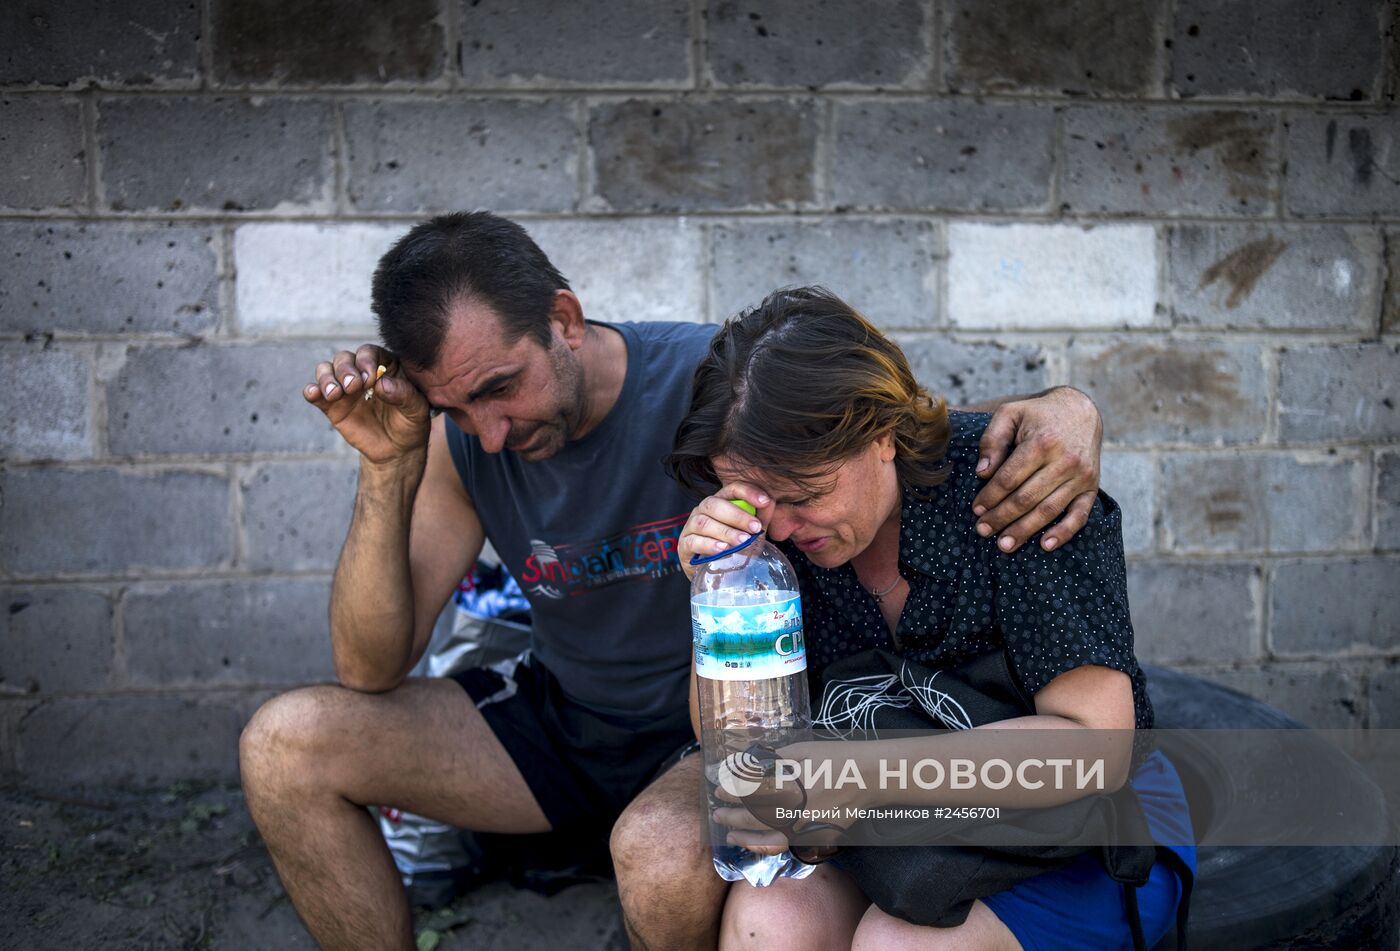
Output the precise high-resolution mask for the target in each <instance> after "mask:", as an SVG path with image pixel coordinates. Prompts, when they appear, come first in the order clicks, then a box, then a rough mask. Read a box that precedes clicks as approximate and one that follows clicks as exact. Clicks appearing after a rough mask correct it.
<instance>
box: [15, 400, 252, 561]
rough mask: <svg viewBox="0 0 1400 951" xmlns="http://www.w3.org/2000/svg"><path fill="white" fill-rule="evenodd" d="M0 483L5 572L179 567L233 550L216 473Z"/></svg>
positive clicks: (106, 473)
mask: <svg viewBox="0 0 1400 951" xmlns="http://www.w3.org/2000/svg"><path fill="white" fill-rule="evenodd" d="M167 405H168V404H167ZM0 487H3V489H4V499H5V504H4V506H3V507H0V570H3V571H6V572H8V573H10V574H12V575H17V576H21V577H36V576H48V575H127V574H140V573H141V572H143V571H165V570H176V571H182V570H191V569H198V568H214V567H218V566H221V565H224V564H227V563H228V561H229V559H230V558H232V556H233V544H232V537H233V533H232V531H231V526H230V525H229V519H228V515H229V499H228V494H229V485H228V482H227V481H226V480H224V479H223V478H222V477H220V476H217V475H212V474H210V473H206V472H180V471H161V472H143V471H134V472H128V471H117V470H112V469H82V470H64V469H16V470H11V471H10V472H6V473H4V474H3V476H0Z"/></svg>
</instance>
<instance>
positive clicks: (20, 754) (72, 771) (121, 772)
mask: <svg viewBox="0 0 1400 951" xmlns="http://www.w3.org/2000/svg"><path fill="white" fill-rule="evenodd" d="M266 696H267V693H266V692H265V691H257V692H252V691H247V692H236V693H235V692H230V691H220V692H217V693H205V694H187V695H184V696H178V695H177V696H171V695H168V694H166V695H161V694H149V693H148V694H137V695H128V696H114V697H71V698H60V699H56V700H51V701H49V702H47V703H43V704H40V705H39V706H38V707H36V708H35V709H34V710H32V711H30V712H29V714H28V715H27V716H25V717H24V718H22V719H21V720H20V721H19V723H18V724H17V725H16V727H15V740H16V744H15V745H16V751H15V760H16V765H17V766H18V769H19V772H20V773H21V774H22V775H23V776H25V777H26V778H27V779H29V780H31V781H34V782H47V783H64V784H69V783H112V784H117V785H122V786H137V787H157V786H165V785H168V784H169V783H171V782H173V781H175V780H203V781H209V782H237V780H238V735H239V733H241V732H242V730H243V725H244V724H245V723H247V722H248V719H249V717H251V716H252V714H253V712H254V711H255V710H256V709H257V707H258V704H259V702H260V701H261V700H262V699H263V698H265V697H266Z"/></svg>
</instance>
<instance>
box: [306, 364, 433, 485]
mask: <svg viewBox="0 0 1400 951" xmlns="http://www.w3.org/2000/svg"><path fill="white" fill-rule="evenodd" d="M381 366H382V367H384V368H385V373H384V375H383V377H382V378H381V377H379V375H378V374H379V368H380V367H381ZM315 377H316V380H315V382H314V383H311V384H308V385H307V386H306V387H304V388H303V389H302V391H301V395H302V396H303V397H305V399H306V401H307V402H308V403H310V404H311V405H313V406H315V407H316V408H317V409H319V410H320V411H321V412H323V413H325V414H326V418H327V419H329V420H330V422H331V425H332V426H334V427H335V428H336V431H337V432H339V433H340V435H341V436H343V437H344V438H345V441H346V442H348V443H349V444H350V445H352V446H354V447H355V449H357V450H358V451H359V452H360V454H361V455H362V456H364V457H365V459H366V460H368V461H369V462H373V463H377V464H386V463H392V462H395V461H397V460H399V459H400V458H402V457H403V456H405V455H406V454H408V453H411V452H414V451H415V450H416V451H422V450H424V449H425V448H426V447H427V445H428V424H429V417H430V414H429V412H428V402H427V400H425V399H424V398H423V394H421V393H419V392H418V389H417V388H416V387H415V386H414V385H413V384H412V383H410V382H409V380H408V378H407V377H405V376H404V375H403V373H402V370H401V368H400V365H399V361H398V359H397V358H396V357H395V356H394V355H393V354H392V353H390V352H389V351H388V350H385V349H384V348H382V347H377V346H375V345H374V344H365V345H364V346H362V347H360V348H359V349H358V350H356V351H355V352H354V353H351V352H350V351H348V350H342V351H340V352H339V353H337V354H335V356H333V357H331V359H330V360H327V361H323V362H321V363H318V364H317V365H316V371H315ZM370 393H372V394H373V398H372V399H366V398H365V397H366V395H367V394H370Z"/></svg>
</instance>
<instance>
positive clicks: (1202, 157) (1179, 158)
mask: <svg viewBox="0 0 1400 951" xmlns="http://www.w3.org/2000/svg"><path fill="white" fill-rule="evenodd" d="M1276 124H1277V119H1276V117H1275V116H1274V115H1273V114H1271V113H1267V112H1242V111H1237V110H1233V109H1215V110H1210V111H1205V110H1185V109H1180V108H1172V107H1164V106H1120V105H1112V106H1109V105H1104V106H1080V107H1075V108H1071V109H1068V110H1067V111H1066V112H1065V141H1064V159H1063V170H1062V172H1061V175H1062V176H1063V179H1062V187H1061V190H1060V201H1061V203H1062V207H1063V208H1064V209H1065V210H1067V211H1075V212H1115V213H1119V214H1146V215H1263V214H1269V213H1271V212H1272V211H1273V210H1274V208H1275V207H1276V205H1277V198H1278V174H1279V173H1278V166H1279V158H1278V149H1277V147H1276V145H1275V141H1276V138H1277V136H1276V134H1275V128H1276Z"/></svg>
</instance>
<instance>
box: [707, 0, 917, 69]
mask: <svg viewBox="0 0 1400 951" xmlns="http://www.w3.org/2000/svg"><path fill="white" fill-rule="evenodd" d="M927 6H928V5H927V4H924V3H920V2H918V0H811V2H807V3H788V4H782V3H770V4H742V3H738V2H734V0H723V2H719V3H715V4H712V5H711V6H710V10H709V16H708V18H707V19H706V34H705V38H706V44H705V46H706V51H707V63H706V65H707V66H708V68H709V71H710V75H711V77H712V78H713V79H714V81H715V82H716V83H717V84H719V85H722V86H801V87H809V88H816V87H818V86H836V87H853V86H854V87H866V88H870V87H879V88H883V89H922V88H925V87H926V86H927V84H928V77H929V72H930V70H931V68H932V63H933V51H932V50H930V49H929V48H928V40H927V37H928V33H929V31H928V29H927V27H926V21H927V18H928V17H929V16H931V11H930V10H928V9H927Z"/></svg>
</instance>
